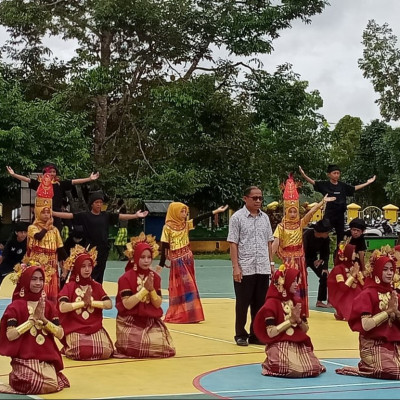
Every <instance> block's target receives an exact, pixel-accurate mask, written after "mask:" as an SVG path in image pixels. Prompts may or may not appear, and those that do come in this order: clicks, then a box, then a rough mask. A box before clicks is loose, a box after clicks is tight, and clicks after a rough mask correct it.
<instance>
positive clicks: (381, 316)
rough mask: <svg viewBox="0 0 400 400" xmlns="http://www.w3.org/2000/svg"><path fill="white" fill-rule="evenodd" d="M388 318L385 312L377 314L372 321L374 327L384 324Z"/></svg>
mask: <svg viewBox="0 0 400 400" xmlns="http://www.w3.org/2000/svg"><path fill="white" fill-rule="evenodd" d="M388 318H389V314H388V313H387V312H386V311H381V312H380V313H378V314H375V315H374V316H373V317H372V319H373V320H374V322H375V324H376V326H379V325H380V324H382V323H383V322H385V321H386V320H387V319H388Z"/></svg>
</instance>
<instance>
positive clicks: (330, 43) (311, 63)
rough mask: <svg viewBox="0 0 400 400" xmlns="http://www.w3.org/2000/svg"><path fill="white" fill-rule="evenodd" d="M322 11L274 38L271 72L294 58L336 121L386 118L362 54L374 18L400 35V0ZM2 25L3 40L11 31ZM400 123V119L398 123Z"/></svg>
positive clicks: (56, 47)
mask: <svg viewBox="0 0 400 400" xmlns="http://www.w3.org/2000/svg"><path fill="white" fill-rule="evenodd" d="M330 3H331V5H330V6H328V7H327V8H326V9H325V11H324V12H323V13H322V14H319V15H317V16H315V17H313V18H312V23H311V24H308V25H306V24H304V23H302V22H301V21H296V22H294V23H293V28H292V29H287V30H284V31H282V33H281V37H280V38H279V39H278V40H276V41H275V42H274V47H275V51H274V52H273V53H272V54H271V55H266V56H262V57H261V58H262V61H263V63H264V67H265V69H266V70H268V71H269V72H273V71H274V70H275V67H276V65H278V64H282V63H285V62H289V63H291V64H292V65H293V70H294V71H295V72H297V73H299V74H300V75H301V79H302V80H307V81H308V82H309V89H310V90H313V89H317V90H319V91H320V93H321V96H322V98H323V100H324V107H323V109H322V110H320V111H321V113H322V114H324V115H325V117H326V119H327V120H328V122H329V123H331V126H332V127H334V124H335V123H336V122H337V121H339V119H340V118H342V117H343V116H345V115H347V114H349V115H352V116H355V117H360V118H361V119H362V121H363V122H364V123H366V124H368V123H369V122H370V121H371V120H373V119H376V118H380V113H379V108H378V106H377V105H376V103H375V100H376V99H377V97H378V96H377V94H376V93H375V92H374V90H373V88H372V84H371V82H370V81H369V80H367V79H365V78H363V76H362V71H361V70H360V69H359V68H358V62H357V61H358V59H359V58H360V57H362V51H363V47H362V44H361V41H362V34H363V31H364V29H365V28H366V26H367V23H368V20H370V19H375V21H376V22H377V23H378V24H383V23H385V22H387V23H388V24H389V26H390V27H391V28H392V30H393V32H394V34H396V35H397V36H398V37H399V39H400V24H399V23H398V21H399V18H400V0H330ZM4 33H5V31H4V29H3V28H1V27H0V43H3V42H4V40H5V37H6V35H5V34H4ZM46 44H47V45H48V46H49V47H50V48H51V49H52V50H53V55H54V56H56V57H58V58H60V59H68V58H69V57H70V56H71V55H72V54H73V52H74V49H73V46H71V45H68V44H65V43H62V42H61V41H59V40H56V39H54V38H52V39H50V41H49V42H47V43H46ZM392 125H394V126H400V122H396V123H394V124H392Z"/></svg>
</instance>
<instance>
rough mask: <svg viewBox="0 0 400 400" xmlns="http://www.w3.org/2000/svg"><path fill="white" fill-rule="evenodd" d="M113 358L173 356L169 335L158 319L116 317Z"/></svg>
mask: <svg viewBox="0 0 400 400" xmlns="http://www.w3.org/2000/svg"><path fill="white" fill-rule="evenodd" d="M115 348H116V351H115V352H114V357H115V358H167V357H172V356H174V355H175V347H174V343H173V341H172V337H171V334H170V333H169V330H168V328H167V327H166V326H165V324H164V322H162V321H161V320H160V319H159V318H150V317H137V316H128V317H121V316H117V341H116V342H115Z"/></svg>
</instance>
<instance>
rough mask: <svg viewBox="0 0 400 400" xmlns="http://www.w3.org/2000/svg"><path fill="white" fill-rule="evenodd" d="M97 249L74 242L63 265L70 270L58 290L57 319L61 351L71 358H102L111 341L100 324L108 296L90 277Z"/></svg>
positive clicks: (109, 351) (108, 304)
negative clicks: (66, 279) (60, 333)
mask: <svg viewBox="0 0 400 400" xmlns="http://www.w3.org/2000/svg"><path fill="white" fill-rule="evenodd" d="M96 258H97V251H96V248H95V247H94V248H92V249H91V250H90V251H86V250H85V249H84V248H83V247H82V246H79V245H76V246H75V247H74V248H73V249H72V250H71V255H70V257H69V258H68V259H67V260H66V261H65V263H64V268H65V269H67V270H71V276H70V278H69V282H68V283H66V284H65V285H64V287H63V288H62V290H61V291H60V293H59V295H58V296H59V298H58V301H59V308H60V312H61V314H60V322H61V325H62V327H63V328H64V332H65V338H64V340H63V344H64V349H63V352H64V354H65V355H66V356H67V357H68V358H71V359H73V360H105V359H107V358H109V357H111V355H112V352H113V344H112V341H111V339H110V336H109V335H108V333H107V331H106V330H105V329H104V328H103V311H102V310H103V309H105V310H109V309H111V308H112V303H111V299H110V298H109V297H108V295H107V293H106V292H105V291H104V289H103V287H102V286H101V284H100V283H98V282H96V281H95V280H94V279H92V278H91V274H92V271H93V268H94V267H95V265H96Z"/></svg>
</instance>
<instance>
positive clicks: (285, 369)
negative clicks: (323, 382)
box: [261, 342, 326, 378]
mask: <svg viewBox="0 0 400 400" xmlns="http://www.w3.org/2000/svg"><path fill="white" fill-rule="evenodd" d="M265 353H266V354H267V358H266V359H265V361H264V362H263V364H262V372H261V373H262V374H263V375H268V376H282V377H285V378H306V377H313V376H318V375H320V374H321V373H322V372H325V371H326V368H325V367H324V366H323V365H322V364H321V363H320V362H319V360H318V358H317V357H316V356H315V354H314V352H313V350H312V348H311V347H309V346H307V345H306V344H304V343H296V342H277V343H272V344H267V345H266V346H265Z"/></svg>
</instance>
